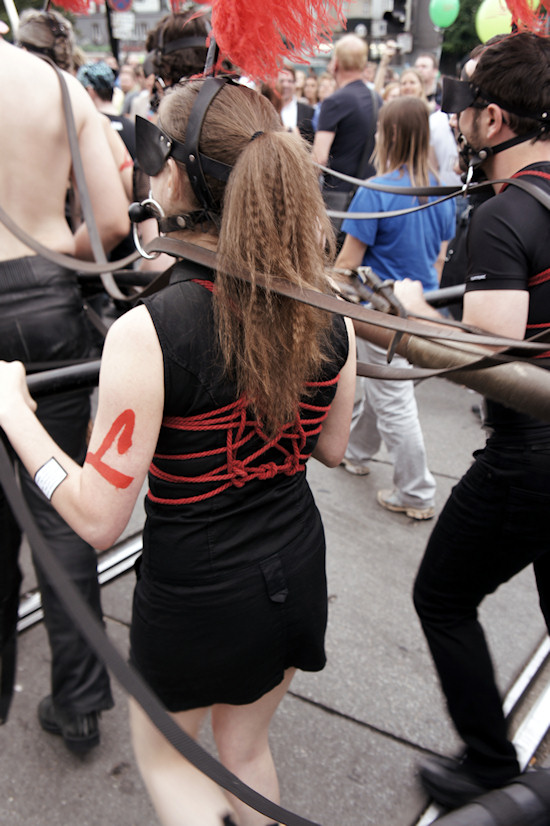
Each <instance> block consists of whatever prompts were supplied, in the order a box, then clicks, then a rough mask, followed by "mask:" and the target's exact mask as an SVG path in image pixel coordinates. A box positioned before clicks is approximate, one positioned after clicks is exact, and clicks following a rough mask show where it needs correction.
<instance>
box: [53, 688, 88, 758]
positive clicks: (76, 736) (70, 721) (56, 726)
mask: <svg viewBox="0 0 550 826" xmlns="http://www.w3.org/2000/svg"><path fill="white" fill-rule="evenodd" d="M98 717H99V714H98V712H97V711H92V712H90V713H89V714H71V713H70V712H66V711H62V710H60V709H57V708H56V707H55V706H54V703H53V700H52V698H51V695H48V696H47V697H44V699H43V700H41V701H40V704H39V706H38V719H39V721H40V725H41V726H42V728H43V729H44V731H48V732H49V733H50V734H59V735H60V736H61V737H63V740H64V742H65V745H66V746H67V748H68V749H69V750H70V751H72V752H74V753H75V754H79V755H84V754H86V753H87V752H88V751H90V749H93V748H94V746H97V745H99V724H98Z"/></svg>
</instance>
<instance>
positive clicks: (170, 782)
mask: <svg viewBox="0 0 550 826" xmlns="http://www.w3.org/2000/svg"><path fill="white" fill-rule="evenodd" d="M206 712H207V709H204V708H203V709H193V710H191V711H182V712H178V713H177V714H172V715H171V716H172V717H173V718H174V720H175V721H176V722H177V723H178V725H180V726H181V728H182V729H183V730H184V731H185V732H187V734H189V735H190V736H191V737H194V738H195V739H196V738H197V735H198V733H199V729H200V726H201V723H202V721H203V719H204V717H205V714H206ZM130 727H131V731H132V742H133V746H134V752H135V755H136V759H137V762H138V766H139V770H140V772H141V776H142V778H143V781H144V783H145V786H146V787H147V791H148V792H149V795H150V797H151V800H152V802H153V805H154V807H155V809H156V811H157V814H158V816H159V820H160V822H161V823H162V824H163V826H221V824H222V823H223V818H224V816H225V815H227V814H229V813H230V812H231V806H230V804H229V802H228V800H227V797H226V795H225V794H224V792H223V791H222V790H221V789H220V788H219V787H218V786H217V785H216V784H215V783H213V782H212V780H210V779H209V778H208V777H206V775H204V774H203V773H202V772H200V771H199V770H198V769H196V768H194V766H192V765H191V764H190V763H189V762H188V761H187V760H185V759H184V758H183V757H182V756H181V754H179V752H177V751H176V749H175V748H174V747H173V746H171V745H170V743H169V742H168V741H167V740H166V739H165V737H164V736H163V735H162V734H161V733H160V731H159V730H158V729H157V728H156V726H154V725H153V723H152V722H151V720H150V719H149V717H148V716H147V715H146V714H145V712H144V711H143V710H142V709H141V707H140V706H139V705H138V704H137V703H136V702H135V701H134V700H130Z"/></svg>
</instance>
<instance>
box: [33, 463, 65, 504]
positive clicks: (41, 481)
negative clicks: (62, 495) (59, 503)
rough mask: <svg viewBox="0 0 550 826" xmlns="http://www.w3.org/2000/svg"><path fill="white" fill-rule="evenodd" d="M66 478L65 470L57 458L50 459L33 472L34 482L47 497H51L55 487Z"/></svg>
mask: <svg viewBox="0 0 550 826" xmlns="http://www.w3.org/2000/svg"><path fill="white" fill-rule="evenodd" d="M66 478H67V471H66V470H63V468H62V467H61V465H60V464H59V462H58V461H57V459H54V458H53V456H52V458H51V459H48V461H47V462H46V463H45V464H44V465H42V467H41V468H38V470H37V471H36V473H35V474H34V482H35V485H37V486H38V487H39V488H40V490H41V491H42V493H43V494H44V496H45V497H46V498H47V499H51V498H52V496H53V493H54V491H55V489H56V488H58V487H59V485H60V484H61V482H62V481H63V480H64V479H66Z"/></svg>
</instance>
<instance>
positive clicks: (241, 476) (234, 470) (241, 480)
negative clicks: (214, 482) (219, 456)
mask: <svg viewBox="0 0 550 826" xmlns="http://www.w3.org/2000/svg"><path fill="white" fill-rule="evenodd" d="M228 470H229V472H230V474H231V482H232V483H233V484H234V485H235V487H236V488H242V487H243V486H244V484H245V482H247V481H248V480H249V479H250V471H249V470H248V468H247V467H246V465H245V463H244V462H241V461H240V460H239V459H233V460H232V462H231V466H230V467H229V466H228Z"/></svg>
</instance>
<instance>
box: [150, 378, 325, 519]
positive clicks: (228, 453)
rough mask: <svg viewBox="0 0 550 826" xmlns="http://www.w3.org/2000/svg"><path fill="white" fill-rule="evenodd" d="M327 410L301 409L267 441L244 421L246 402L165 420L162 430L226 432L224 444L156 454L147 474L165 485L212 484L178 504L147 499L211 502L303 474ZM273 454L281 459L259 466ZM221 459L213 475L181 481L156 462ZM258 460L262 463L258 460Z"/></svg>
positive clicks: (317, 407) (255, 424)
mask: <svg viewBox="0 0 550 826" xmlns="http://www.w3.org/2000/svg"><path fill="white" fill-rule="evenodd" d="M337 382H338V376H336V377H335V378H334V379H331V380H329V381H326V382H311V383H308V387H320V386H330V385H334V384H336V383H337ZM329 409H330V405H322V406H321V405H312V404H308V403H307V402H302V403H301V404H300V414H299V415H297V416H296V419H295V421H294V422H292V423H290V424H288V425H285V426H284V427H283V428H281V430H280V431H279V432H278V433H277V434H276V435H275V436H273V437H272V438H271V439H267V437H266V436H265V434H264V433H263V431H262V429H261V427H260V426H259V424H258V422H257V421H256V420H255V419H250V418H249V417H248V403H247V400H246V399H244V398H241V399H238V400H237V401H236V402H233V403H232V404H228V405H226V406H225V407H220V408H218V409H217V410H211V411H208V412H207V413H199V414H197V415H196V416H185V417H180V416H168V417H166V418H164V419H163V421H162V426H163V427H166V428H169V429H173V430H179V431H185V432H187V433H192V432H201V431H224V430H225V431H226V433H227V435H226V440H225V445H224V446H222V447H219V448H215V449H213V450H204V451H197V452H195V453H179V454H168V455H166V454H158V453H157V454H155V456H154V458H153V462H152V463H151V466H150V468H149V472H150V473H151V475H153V476H155V477H157V478H158V479H162V480H163V481H164V482H172V483H174V484H178V483H198V484H201V483H202V484H204V483H210V484H212V485H213V487H212V489H211V490H209V491H207V492H206V493H201V494H197V495H196V496H186V497H182V498H178V499H163V498H160V497H157V496H154V495H153V494H152V493H151V491H149V493H148V497H149V498H150V499H151V501H153V502H158V503H160V504H164V505H185V504H191V503H193V502H201V501H202V500H204V499H210V498H211V497H212V496H216V494H218V493H222V491H224V490H227V488H229V487H231V485H234V486H235V487H237V488H241V487H242V486H243V485H244V484H246V482H249V481H250V480H252V479H273V477H275V476H280V475H281V474H285V475H286V476H294V474H296V473H298V472H300V471H302V470H304V468H305V462H306V460H307V459H308V458H309V456H310V455H311V454H310V453H308V452H304V448H305V445H306V441H307V439H308V437H310V436H315V435H317V434H318V433H320V432H321V428H322V424H323V422H324V420H325V419H326V417H327V414H328V411H329ZM302 411H303V412H304V413H305V412H307V413H309V415H308V416H307V418H302V416H301V412H302ZM254 436H259V437H260V439H261V440H262V444H261V446H260V447H259V448H258V449H257V450H255V451H253V452H252V453H250V455H248V456H245V457H243V458H242V459H240V458H239V452H240V451H241V450H242V448H243V447H244V446H245V445H246V444H247V443H248V442H249V441H250V439H252V438H253V437H254ZM272 449H274V450H277V451H278V452H279V453H280V455H281V460H280V461H278V462H274V461H269V462H261V457H262V456H263V455H264V454H265V453H267V451H269V450H272ZM216 455H219V456H220V459H223V460H224V461H223V462H222V464H220V465H219V466H218V467H216V468H215V469H214V470H210V471H208V472H207V473H202V474H199V475H197V476H179V475H176V474H173V473H167V472H166V471H163V470H161V469H160V468H159V467H158V466H157V465H156V464H155V461H156V460H157V461H158V460H168V461H170V460H172V461H182V460H186V459H204V458H207V457H208V456H216ZM258 460H260V461H258Z"/></svg>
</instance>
